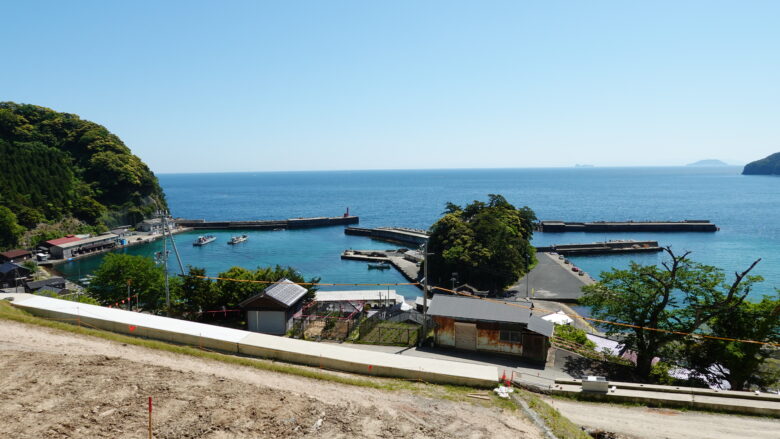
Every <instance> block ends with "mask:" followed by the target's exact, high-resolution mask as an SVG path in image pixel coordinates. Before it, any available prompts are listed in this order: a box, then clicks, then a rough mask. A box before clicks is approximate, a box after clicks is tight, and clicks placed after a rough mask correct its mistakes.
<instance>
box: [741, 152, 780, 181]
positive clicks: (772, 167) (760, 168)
mask: <svg viewBox="0 0 780 439" xmlns="http://www.w3.org/2000/svg"><path fill="white" fill-rule="evenodd" d="M742 175H780V152H776V153H774V154H772V155H770V156H768V157H765V158H763V159H761V160H756V161H754V162H750V163H748V164H747V165H745V169H743V170H742Z"/></svg>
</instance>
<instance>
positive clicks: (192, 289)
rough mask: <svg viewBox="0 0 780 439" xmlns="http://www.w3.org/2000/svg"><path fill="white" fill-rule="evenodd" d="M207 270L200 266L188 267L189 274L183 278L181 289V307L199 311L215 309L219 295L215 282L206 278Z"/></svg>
mask: <svg viewBox="0 0 780 439" xmlns="http://www.w3.org/2000/svg"><path fill="white" fill-rule="evenodd" d="M201 276H206V270H205V269H204V268H199V267H192V266H190V267H188V271H187V274H186V275H185V276H184V277H183V278H182V283H181V290H180V299H181V301H180V304H179V305H180V308H181V310H182V311H186V312H197V311H205V310H209V309H214V308H216V306H217V303H218V301H219V297H217V295H216V291H215V288H214V285H213V283H212V282H211V280H209V279H204V278H203V277H201Z"/></svg>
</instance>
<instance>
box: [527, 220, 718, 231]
mask: <svg viewBox="0 0 780 439" xmlns="http://www.w3.org/2000/svg"><path fill="white" fill-rule="evenodd" d="M538 229H539V231H540V232H544V233H562V232H598V233H609V232H717V231H718V230H719V229H718V227H717V226H716V225H715V224H713V223H711V222H710V221H709V220H684V221H593V222H584V223H578V222H567V221H541V222H540V223H539V225H538Z"/></svg>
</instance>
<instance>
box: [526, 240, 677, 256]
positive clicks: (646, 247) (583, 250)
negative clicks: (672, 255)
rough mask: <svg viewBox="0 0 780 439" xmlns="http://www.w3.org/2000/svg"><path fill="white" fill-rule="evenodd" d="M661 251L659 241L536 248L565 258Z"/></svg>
mask: <svg viewBox="0 0 780 439" xmlns="http://www.w3.org/2000/svg"><path fill="white" fill-rule="evenodd" d="M661 250H663V248H661V247H659V246H658V241H634V240H630V239H627V240H619V241H605V242H593V243H589V244H559V245H551V246H548V247H536V251H537V252H547V253H549V252H552V253H558V254H559V255H564V256H569V255H571V256H576V255H601V254H620V253H655V252H660V251H661Z"/></svg>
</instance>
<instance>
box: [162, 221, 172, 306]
mask: <svg viewBox="0 0 780 439" xmlns="http://www.w3.org/2000/svg"><path fill="white" fill-rule="evenodd" d="M160 222H161V223H162V226H163V236H162V258H163V266H164V267H165V315H167V316H170V315H171V291H170V289H169V288H168V246H167V245H166V242H165V239H166V236H165V234H166V231H167V227H166V222H165V212H164V211H160Z"/></svg>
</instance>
